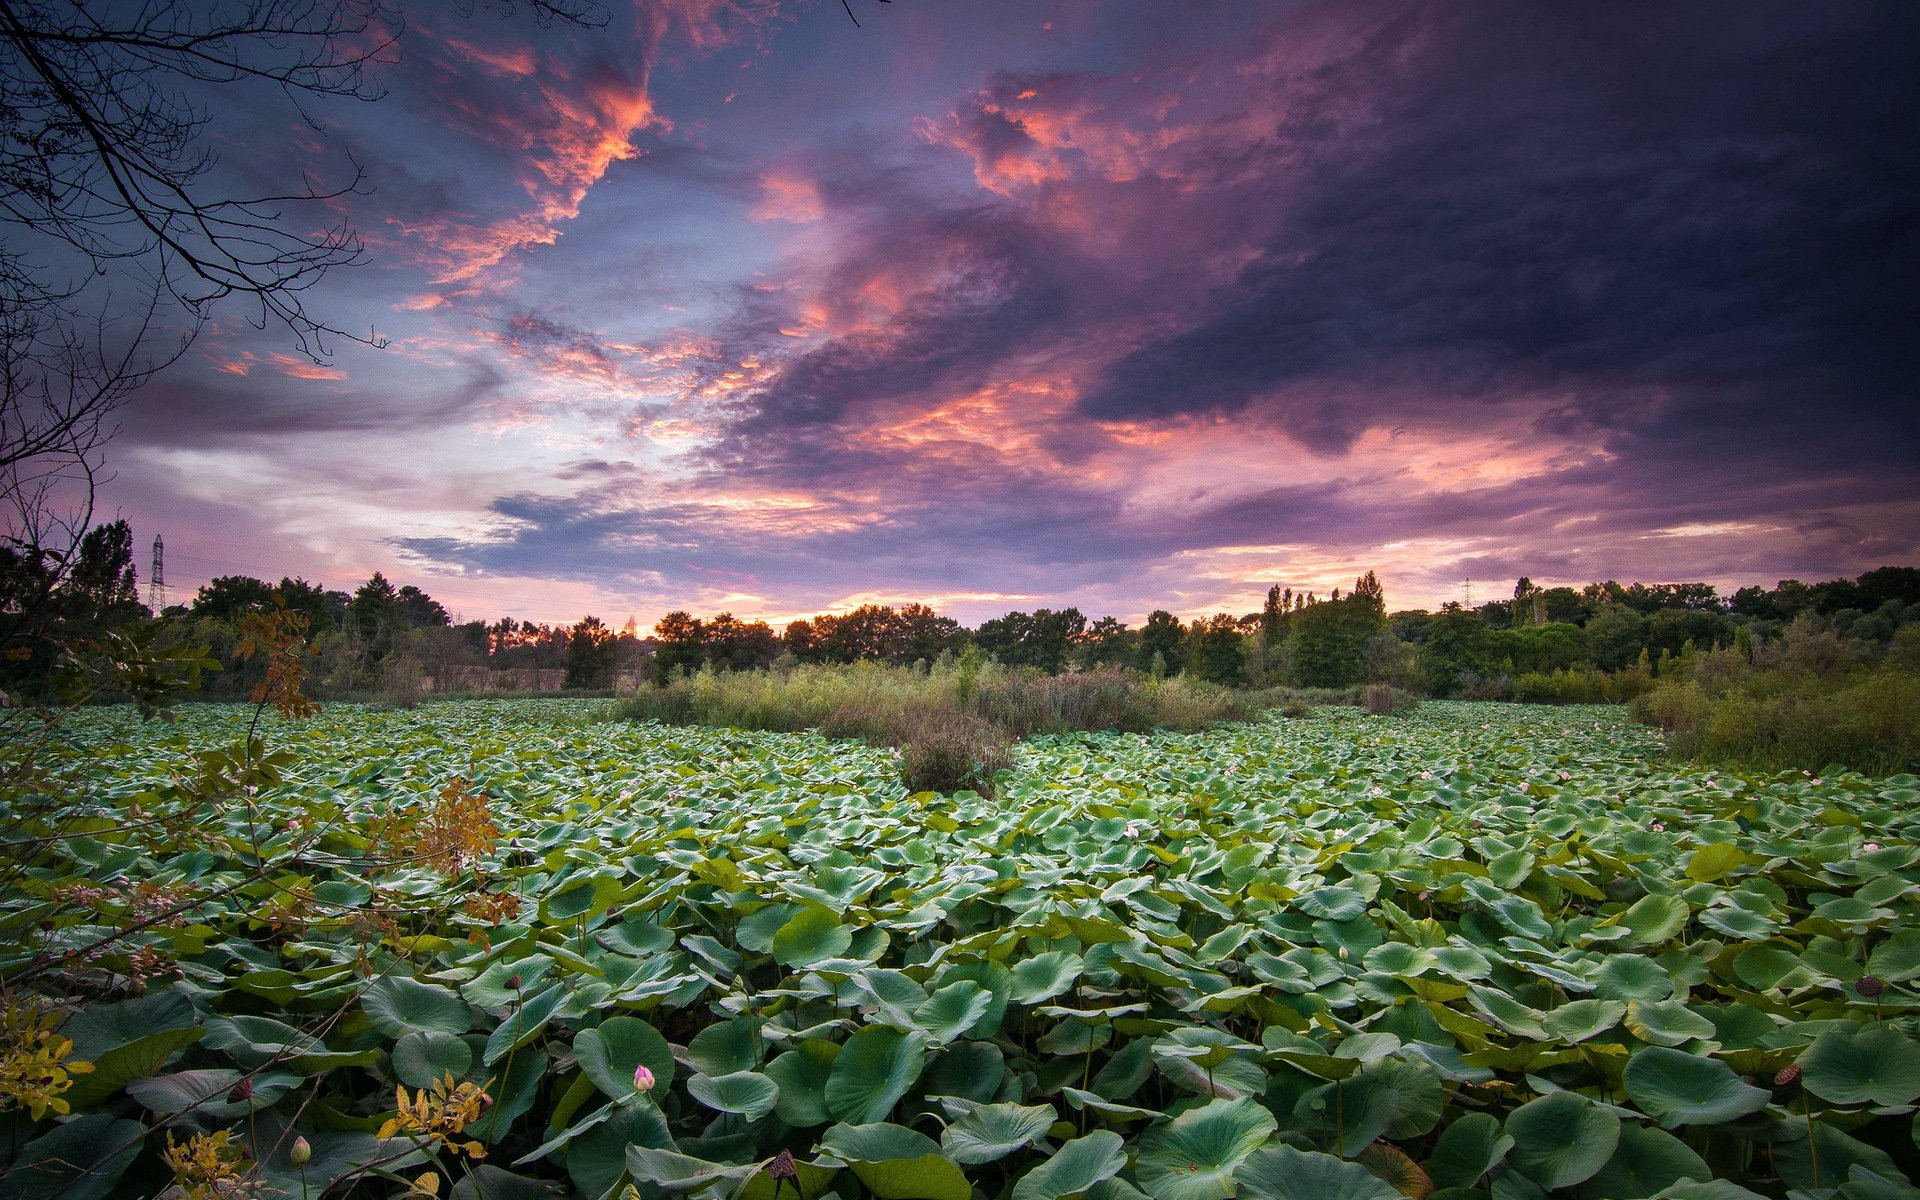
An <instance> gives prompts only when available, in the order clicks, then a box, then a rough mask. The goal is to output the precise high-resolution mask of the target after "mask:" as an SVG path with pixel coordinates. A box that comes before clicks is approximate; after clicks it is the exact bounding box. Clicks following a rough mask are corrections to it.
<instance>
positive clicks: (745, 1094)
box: [687, 1071, 780, 1121]
mask: <svg viewBox="0 0 1920 1200" xmlns="http://www.w3.org/2000/svg"><path fill="white" fill-rule="evenodd" d="M687 1094H688V1095H690V1096H692V1097H693V1098H694V1099H695V1100H698V1101H699V1102H700V1103H702V1104H704V1105H706V1106H707V1107H708V1108H711V1109H714V1110H716V1111H718V1112H724V1113H738V1114H740V1115H741V1116H742V1117H745V1118H746V1119H747V1120H749V1121H758V1120H759V1119H760V1118H761V1117H764V1116H766V1115H767V1114H768V1113H770V1112H772V1111H773V1106H774V1105H775V1104H777V1103H779V1101H780V1085H779V1084H777V1083H775V1082H774V1081H773V1080H771V1079H769V1078H767V1077H766V1076H765V1075H762V1074H760V1073H759V1072H758V1071H735V1072H733V1073H732V1074H731V1075H695V1076H693V1077H692V1078H691V1079H689V1080H687Z"/></svg>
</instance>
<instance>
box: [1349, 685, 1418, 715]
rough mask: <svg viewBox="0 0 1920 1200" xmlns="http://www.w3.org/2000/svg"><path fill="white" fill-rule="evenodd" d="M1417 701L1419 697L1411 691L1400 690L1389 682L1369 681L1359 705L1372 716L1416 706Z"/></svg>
mask: <svg viewBox="0 0 1920 1200" xmlns="http://www.w3.org/2000/svg"><path fill="white" fill-rule="evenodd" d="M1419 703H1420V700H1419V698H1418V697H1417V696H1415V695H1414V694H1413V693H1412V692H1407V691H1402V690H1401V689H1399V688H1396V687H1394V686H1392V685H1391V684H1385V683H1370V684H1368V685H1367V692H1366V695H1365V697H1364V698H1363V699H1362V702H1361V707H1363V708H1365V709H1366V710H1367V712H1368V713H1369V714H1370V715H1372V716H1376V717H1384V716H1386V715H1387V714H1388V713H1392V712H1397V711H1399V710H1400V709H1404V708H1414V707H1417V706H1418V705H1419Z"/></svg>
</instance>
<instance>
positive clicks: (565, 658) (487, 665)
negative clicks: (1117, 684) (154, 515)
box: [0, 521, 1920, 698]
mask: <svg viewBox="0 0 1920 1200" xmlns="http://www.w3.org/2000/svg"><path fill="white" fill-rule="evenodd" d="M273 606H283V607H285V608H287V609H290V610H293V611H295V612H298V613H300V614H301V615H302V616H304V617H305V618H306V621H307V628H308V631H309V637H310V638H312V639H313V641H314V642H315V644H316V645H317V646H318V648H319V651H320V653H319V655H318V657H317V660H316V662H315V664H314V668H313V670H312V672H311V677H312V678H314V679H315V680H317V681H319V684H320V686H321V688H322V689H323V690H329V691H332V692H334V693H336V694H337V693H341V692H362V691H369V690H380V689H402V690H404V689H406V688H417V687H418V686H419V680H420V679H421V678H422V677H427V678H433V679H436V680H439V681H449V680H452V681H458V682H456V683H454V684H452V685H451V686H457V687H461V688H466V687H472V686H485V684H484V681H485V680H486V679H489V678H493V677H495V676H498V677H500V678H505V677H506V673H508V672H512V671H516V670H530V671H545V672H564V684H565V686H567V687H577V688H590V689H592V688H606V687H609V686H611V685H612V683H613V681H614V679H615V678H616V677H617V676H619V675H621V674H623V673H629V672H631V673H638V674H640V675H642V676H644V677H647V678H651V679H652V680H654V681H655V682H665V681H667V680H669V679H672V678H674V677H675V676H677V675H684V674H688V673H692V672H697V671H701V670H711V671H749V670H764V669H769V668H778V667H780V666H782V664H787V663H854V662H861V661H875V662H882V663H889V664H893V665H898V666H912V665H915V664H921V663H925V664H928V665H932V664H934V663H937V662H940V661H942V660H943V659H948V660H950V659H953V658H955V657H957V656H959V655H961V654H962V653H964V652H966V651H967V650H968V649H969V648H972V649H973V651H974V652H975V653H977V654H979V655H982V656H985V657H989V658H992V659H995V660H997V661H998V662H1000V663H1002V664H1004V665H1007V666H1016V667H1024V668H1029V669H1031V670H1034V671H1038V672H1045V673H1050V674H1057V673H1059V672H1062V671H1072V670H1091V669H1095V668H1099V667H1107V666H1120V667H1128V668H1133V669H1137V670H1139V671H1142V672H1145V673H1148V674H1151V675H1154V676H1165V675H1173V674H1179V673H1185V674H1187V675H1189V676H1192V677H1196V678H1200V679H1205V680H1207V681H1209V682H1213V683H1220V684H1225V685H1228V686H1238V687H1270V686H1290V687H1301V688H1335V689H1338V688H1351V687H1353V686H1355V685H1358V684H1362V683H1386V684H1391V685H1393V686H1396V687H1399V688H1403V689H1406V690H1410V691H1422V692H1426V693H1429V694H1432V695H1439V696H1454V695H1459V696H1469V697H1489V698H1491V697H1504V696H1509V695H1517V696H1518V697H1519V698H1542V697H1536V696H1533V695H1531V694H1530V693H1529V691H1528V689H1529V688H1532V689H1535V690H1538V689H1540V688H1541V687H1543V686H1545V685H1542V684H1540V683H1538V681H1539V680H1549V679H1559V680H1561V681H1562V683H1563V684H1564V683H1565V681H1566V680H1568V679H1571V678H1573V677H1574V676H1576V675H1578V676H1580V677H1581V678H1582V679H1585V680H1587V683H1586V684H1585V685H1583V686H1584V688H1585V691H1584V692H1583V693H1582V694H1586V693H1594V694H1604V695H1605V696H1606V698H1619V697H1617V696H1615V695H1614V693H1613V691H1611V690H1608V688H1607V687H1603V686H1602V685H1601V684H1600V683H1597V682H1594V680H1595V679H1602V678H1604V679H1605V680H1606V681H1608V686H1609V687H1610V686H1611V683H1612V682H1614V681H1618V683H1619V685H1620V687H1621V688H1627V689H1630V688H1631V687H1632V686H1634V685H1635V683H1636V681H1640V682H1644V681H1647V680H1651V679H1653V678H1656V677H1658V676H1660V675H1662V674H1665V673H1668V672H1671V671H1672V670H1674V669H1675V667H1676V666H1677V665H1680V664H1684V663H1686V662H1687V661H1689V660H1690V659H1691V657H1692V656H1693V655H1694V654H1696V653H1698V652H1701V651H1706V650H1712V649H1729V648H1731V649H1737V650H1739V651H1740V652H1741V653H1742V654H1743V655H1745V656H1746V657H1747V658H1749V659H1750V660H1753V661H1760V659H1762V658H1764V657H1765V656H1766V655H1768V654H1769V653H1774V654H1777V653H1779V652H1780V649H1779V648H1780V647H1782V646H1787V645H1791V644H1798V645H1801V646H1803V647H1804V646H1808V645H1812V644H1813V642H1812V641H1810V640H1809V639H1810V638H1812V637H1813V636H1814V635H1815V634H1818V635H1819V636H1820V637H1821V638H1824V639H1826V640H1825V641H1824V642H1821V643H1820V644H1821V645H1823V646H1827V647H1828V649H1827V650H1823V651H1821V653H1825V654H1838V655H1842V656H1851V657H1852V658H1854V659H1857V660H1867V659H1872V658H1876V657H1878V656H1879V655H1880V654H1881V653H1883V652H1884V651H1885V650H1886V649H1887V648H1888V647H1889V646H1890V645H1892V644H1893V642H1894V641H1895V640H1896V638H1900V637H1920V633H1915V634H1903V633H1902V631H1903V630H1907V629H1908V628H1909V627H1915V628H1916V629H1920V568H1914V567H1882V568H1879V569H1877V570H1874V571H1869V572H1867V573H1866V574H1864V575H1860V576H1858V577H1856V578H1852V579H1833V580H1827V581H1825V582H1821V583H1813V584H1808V583H1802V582H1800V581H1798V580H1792V579H1789V580H1783V581H1781V582H1780V583H1778V584H1777V585H1775V586H1774V587H1772V588H1760V587H1745V588H1741V589H1739V590H1738V591H1736V592H1734V593H1733V595H1731V596H1727V597H1722V596H1720V595H1719V594H1718V592H1717V591H1716V589H1715V588H1714V587H1713V585H1711V584H1706V583H1660V584H1643V583H1631V584H1624V585H1623V584H1621V583H1619V582H1617V581H1614V580H1608V581H1606V582H1605V583H1594V584H1589V585H1587V586H1585V587H1583V588H1578V589H1576V588H1572V587H1550V588H1543V587H1539V586H1537V585H1535V584H1534V583H1533V582H1532V580H1531V579H1528V578H1524V577H1523V578H1522V579H1520V580H1519V581H1517V582H1516V584H1515V585H1514V589H1513V594H1512V596H1511V597H1510V598H1507V599H1501V600H1495V601H1490V602H1488V603H1485V604H1482V605H1480V606H1478V607H1475V608H1471V609H1470V608H1466V607H1463V606H1461V605H1458V604H1448V605H1446V606H1444V607H1442V608H1441V610H1440V611H1438V612H1427V611H1423V610H1406V611H1399V612H1394V613H1392V614H1389V613H1388V611H1387V607H1386V597H1385V591H1384V589H1383V588H1382V586H1381V584H1380V581H1379V579H1378V578H1376V577H1375V575H1374V574H1373V572H1371V571H1369V572H1368V573H1366V574H1365V575H1363V576H1361V577H1360V578H1359V579H1358V580H1357V581H1356V582H1355V584H1354V586H1353V588H1352V590H1351V591H1348V592H1346V593H1344V594H1343V593H1342V592H1341V590H1340V589H1338V588H1335V589H1334V590H1333V591H1332V592H1331V593H1330V594H1329V595H1327V596H1326V597H1324V598H1322V597H1320V596H1318V595H1316V594H1314V593H1312V592H1296V591H1294V590H1292V589H1291V588H1286V587H1280V586H1275V587H1273V588H1271V589H1270V590H1269V591H1268V594H1267V597H1266V601H1265V603H1264V604H1263V606H1262V608H1261V610H1260V611H1259V612H1253V613H1246V614H1242V615H1239V616H1235V615H1233V614H1230V613H1216V614H1213V615H1211V616H1207V617H1202V618H1199V619H1196V620H1192V621H1182V620H1181V619H1180V618H1178V617H1176V616H1175V615H1174V614H1173V613H1171V612H1168V611H1166V610H1164V609H1159V610H1155V611H1154V612H1152V613H1150V614H1149V615H1148V616H1147V618H1146V620H1145V622H1143V623H1142V624H1141V625H1140V626H1139V627H1137V628H1136V627H1133V626H1130V625H1128V624H1127V623H1125V622H1124V621H1121V620H1119V619H1118V618H1116V617H1112V616H1103V617H1100V618H1098V619H1097V620H1089V619H1088V618H1087V616H1086V614H1084V613H1082V612H1081V611H1080V610H1079V609H1078V608H1064V609H1049V608H1041V609H1036V610H1033V611H1031V612H1027V611H1013V612H1009V613H1006V614H1005V615H1003V616H999V617H995V618H993V619H991V620H988V621H984V622H982V623H981V624H980V626H979V627H978V628H977V629H968V628H966V627H965V626H963V625H961V624H960V623H959V622H958V621H956V620H954V619H953V618H951V617H946V616H942V615H941V614H940V613H938V612H936V611H935V610H934V609H932V608H930V607H928V606H927V605H924V604H915V603H908V604H900V605H880V604H867V605H862V606H860V607H859V608H856V609H854V610H852V611H851V612H846V613H830V614H823V615H820V616H815V617H809V618H806V619H804V620H798V621H793V622H791V623H790V624H788V625H787V626H786V627H785V628H784V629H783V630H780V631H777V632H776V631H775V630H774V629H773V628H772V627H771V626H769V625H768V624H767V623H766V622H764V621H743V620H741V619H739V618H737V617H735V616H734V615H733V614H731V613H721V614H719V615H718V616H715V617H711V618H707V619H702V618H699V617H695V616H693V615H692V614H691V613H688V612H684V611H676V612H672V613H668V614H667V615H666V616H665V617H662V618H661V619H660V621H659V622H658V623H657V624H656V625H655V626H654V628H653V634H652V636H651V637H650V638H642V637H640V636H639V634H638V632H637V630H636V628H635V625H634V622H633V621H631V620H629V621H628V622H627V623H626V626H625V627H624V628H623V629H621V630H615V629H613V628H611V627H609V626H608V625H606V624H605V623H603V622H602V621H601V620H600V619H599V618H598V617H592V616H589V617H585V618H583V619H582V620H580V621H578V622H576V623H575V624H573V625H571V626H568V625H547V624H540V623H536V622H531V621H517V620H515V619H513V618H511V617H503V618H500V619H497V620H494V621H478V620H475V621H460V622H456V621H455V620H454V619H453V617H452V615H451V614H450V613H449V612H448V610H447V608H446V607H445V606H444V605H442V604H441V603H440V602H438V601H436V600H435V599H434V598H433V597H432V596H430V595H428V594H427V593H426V592H424V591H422V590H421V589H419V588H417V587H415V586H412V585H410V584H403V585H398V586H396V585H395V584H394V583H393V582H392V581H390V580H388V579H387V578H386V577H385V576H384V575H382V574H380V573H377V572H376V573H375V574H374V575H373V577H372V578H370V579H368V580H367V581H366V582H365V583H363V584H361V585H360V586H359V587H357V588H356V589H354V590H353V591H351V592H348V591H342V590H335V589H328V588H326V587H324V586H323V585H320V584H317V583H310V582H308V581H307V580H305V579H301V578H282V579H281V580H280V581H279V582H278V583H268V582H267V581H265V580H262V579H256V578H253V577H251V576H246V575H226V576H221V577H219V578H216V579H213V580H211V581H209V582H208V583H207V584H206V585H204V586H203V587H201V588H200V589H199V590H198V591H197V592H196V594H195V595H194V597H193V599H192V600H191V601H190V602H189V603H187V604H185V605H179V606H175V607H173V608H169V609H168V610H167V611H166V612H165V613H163V614H154V613H150V612H149V611H148V610H147V608H146V606H145V605H143V604H142V603H141V602H140V596H139V586H138V576H137V573H136V571H135V568H134V561H133V534H132V530H131V528H130V527H129V526H128V524H127V522H125V521H114V522H111V523H108V524H104V525H100V526H97V527H95V528H94V529H92V530H91V531H90V532H89V533H88V534H87V535H86V537H85V538H84V539H83V540H82V542H81V543H80V544H79V546H78V548H77V550H76V551H75V552H74V553H73V554H72V556H71V561H67V562H55V561H54V560H52V559H50V558H46V557H45V556H36V555H34V554H32V553H30V552H27V551H24V550H22V549H21V548H20V547H18V546H4V547H0V690H4V691H6V692H9V693H16V694H24V693H30V692H31V691H32V690H33V688H34V687H35V686H36V681H44V680H45V679H46V678H47V677H48V672H49V667H50V665H51V662H52V659H53V656H55V655H56V654H57V653H60V652H61V649H62V648H63V647H72V646H75V645H82V644H84V643H85V642H86V640H87V639H88V638H89V637H90V636H94V635H97V634H98V633H99V632H100V631H102V630H105V629H110V628H114V627H117V626H122V625H128V624H134V623H140V622H148V621H154V620H158V621H160V622H162V623H163V625H164V630H163V633H164V637H165V639H167V640H169V641H171V642H174V643H178V644H195V645H205V646H208V647H210V648H211V650H212V652H213V654H214V656H215V657H217V658H221V659H224V660H227V661H228V664H229V669H228V670H227V671H225V672H223V673H222V674H221V675H219V676H216V677H214V680H213V682H212V683H211V684H210V685H209V687H208V689H207V690H208V692H209V693H210V694H212V695H214V696H239V695H244V694H245V693H246V692H247V691H249V690H250V689H251V688H252V686H253V684H254V683H255V682H257V680H255V679H254V678H253V677H252V676H253V674H254V673H256V672H257V671H258V670H259V667H258V666H257V665H253V664H248V663H244V662H239V661H236V660H233V659H232V650H233V647H234V645H235V642H236V640H237V638H238V625H239V622H240V619H241V618H242V617H243V616H244V615H245V614H246V613H248V612H254V611H259V610H262V609H265V608H269V607H273ZM1796 639H1798V642H1797V643H1796ZM476 681H478V682H476ZM1528 681H1534V682H1531V683H1530V682H1528ZM440 686H442V687H446V686H449V684H448V683H445V682H442V683H441V684H440ZM1547 698H1550V697H1547Z"/></svg>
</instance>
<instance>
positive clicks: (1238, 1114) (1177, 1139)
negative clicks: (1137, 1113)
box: [1134, 1100, 1279, 1200]
mask: <svg viewBox="0 0 1920 1200" xmlns="http://www.w3.org/2000/svg"><path fill="white" fill-rule="evenodd" d="M1278 1128H1279V1123H1278V1122H1277V1121H1275V1120H1274V1118H1273V1114H1272V1113H1270V1112H1268V1111H1267V1110H1266V1109H1265V1108H1263V1107H1261V1106H1260V1105H1259V1104H1258V1103H1256V1102H1254V1101H1253V1100H1214V1101H1212V1102H1210V1103H1207V1104H1203V1105H1201V1106H1200V1107H1198V1108H1192V1109H1188V1110H1187V1111H1186V1112H1184V1113H1181V1114H1180V1115H1179V1116H1177V1117H1175V1118H1174V1119H1173V1120H1171V1121H1168V1122H1167V1123H1166V1124H1164V1125H1156V1126H1154V1127H1153V1128H1152V1129H1150V1130H1148V1131H1147V1132H1146V1133H1145V1134H1144V1135H1142V1137H1141V1138H1140V1150H1139V1154H1138V1156H1137V1157H1136V1159H1135V1160H1134V1174H1135V1177H1136V1178H1137V1179H1138V1181H1139V1183H1140V1187H1141V1189H1142V1190H1143V1191H1145V1192H1146V1193H1147V1195H1149V1196H1151V1197H1153V1198H1154V1200H1226V1198H1227V1197H1230V1196H1232V1195H1233V1172H1234V1169H1235V1168H1236V1167H1238V1166H1239V1165H1240V1163H1241V1162H1242V1161H1243V1160H1244V1159H1245V1158H1246V1157H1247V1155H1249V1154H1251V1153H1252V1152H1253V1151H1254V1150H1255V1149H1256V1148H1257V1147H1259V1145H1260V1144H1261V1143H1262V1142H1265V1141H1266V1140H1267V1138H1268V1137H1270V1136H1272V1134H1273V1132H1274V1131H1275V1130H1276V1129H1278Z"/></svg>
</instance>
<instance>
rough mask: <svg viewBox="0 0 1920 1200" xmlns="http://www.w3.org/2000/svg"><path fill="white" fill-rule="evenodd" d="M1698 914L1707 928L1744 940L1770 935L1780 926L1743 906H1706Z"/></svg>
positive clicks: (1757, 939) (1758, 938)
mask: <svg viewBox="0 0 1920 1200" xmlns="http://www.w3.org/2000/svg"><path fill="white" fill-rule="evenodd" d="M1699 915H1700V923H1701V924H1702V925H1705V926H1706V927H1707V928H1708V929H1711V930H1713V931H1714V932H1715V933H1724V934H1726V935H1727V936H1728V937H1730V938H1735V939H1738V940H1740V941H1745V942H1753V941H1759V940H1760V939H1761V938H1766V937H1772V936H1773V934H1774V932H1775V931H1776V930H1778V929H1779V928H1780V923H1779V922H1778V921H1775V920H1773V919H1772V918H1770V917H1766V916H1762V915H1761V914H1759V913H1756V912H1749V911H1748V910H1747V909H1744V908H1733V907H1726V908H1707V909H1702V910H1701V911H1700V914H1699Z"/></svg>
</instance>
